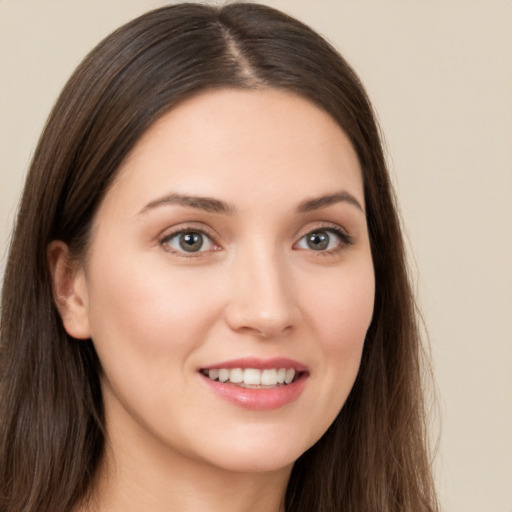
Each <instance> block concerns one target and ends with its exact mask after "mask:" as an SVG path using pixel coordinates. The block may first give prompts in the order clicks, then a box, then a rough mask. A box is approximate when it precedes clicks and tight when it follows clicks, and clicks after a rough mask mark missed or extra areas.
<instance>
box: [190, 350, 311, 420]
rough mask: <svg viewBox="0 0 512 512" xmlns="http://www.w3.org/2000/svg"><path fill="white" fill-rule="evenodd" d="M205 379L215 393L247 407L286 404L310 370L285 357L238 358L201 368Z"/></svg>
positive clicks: (260, 408)
mask: <svg viewBox="0 0 512 512" xmlns="http://www.w3.org/2000/svg"><path fill="white" fill-rule="evenodd" d="M200 374H201V376H202V377H203V378H204V379H203V380H204V381H205V382H206V384H207V385H208V386H209V387H210V389H212V390H213V391H214V392H215V394H217V395H218V396H220V397H221V398H224V399H226V400H228V401H229V402H231V403H234V404H235V405H238V406H240V407H243V408H246V409H254V410H270V409H277V408H280V407H283V406H285V405H287V404H289V403H291V402H293V401H294V400H296V399H297V398H298V397H299V396H300V394H301V393H302V391H303V389H304V386H305V383H306V380H307V377H308V376H309V372H308V370H307V367H306V366H305V365H303V364H301V363H298V362H297V361H293V360H291V359H285V358H279V359H277V358H274V359H267V360H261V359H256V358H246V359H237V360H231V361H225V362H222V363H217V364H215V365H212V366H210V367H208V368H201V369H200Z"/></svg>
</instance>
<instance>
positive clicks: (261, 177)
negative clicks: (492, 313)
mask: <svg viewBox="0 0 512 512" xmlns="http://www.w3.org/2000/svg"><path fill="white" fill-rule="evenodd" d="M1 329H2V330H1V336H2V338H1V343H2V345H1V350H2V353H1V402H0V403H1V405H0V407H1V412H0V418H1V422H2V423H1V429H0V446H1V448H0V450H1V452H0V461H1V462H0V467H1V469H0V482H1V483H0V489H1V491H0V500H2V501H1V509H2V510H3V511H19V510H26V511H46V510H47V511H67V510H73V511H89V510H100V511H102V510H109V511H114V510H123V511H129V510H153V511H157V510H199V509H201V510H217V509H220V508H221V507H222V510H248V511H252V510H258V511H265V512H273V511H275V512H282V511H293V512H297V511H308V512H311V511H327V510H332V511H346V510H347V511H348V510H350V511H366V512H368V511H383V510H389V511H391V510H393V511H398V510H403V511H411V512H412V511H415V512H417V511H432V510H437V506H436V500H435V494H434V491H433V485H432V480H431V475H430V468H429V460H428V457H427V451H426V441H425V431H424V416H423V410H422V394H421V382H420V361H419V358H420V346H419V338H418V332H417V327H416V323H415V310H414V303H413V298H412V295H411V291H410V287H409V284H408V280H407V269H406V266H405V261H404V249H403V245H402V239H401V235H400V229H399V222H398V218H397V214H396V210H395V206H394V200H393V195H392V191H391V187H390V183H389V178H388V174H387V171H386V167H385V162H384V158H383V154H382V148H381V144H380V141H379V135H378V130H377V127H376V123H375V120H374V117H373V113H372V109H371V105H370V103H369V101H368V99H367V97H366V95H365V92H364V90H363V88H362V86H361V84H360V82H359V80H358V78H357V77H356V75H355V74H354V72H353V71H352V70H351V69H350V67H349V66H348V65H347V63H346V62H345V61H344V60H343V59H342V58H341V57H340V56H339V54H337V53H336V52H335V51H334V50H333V49H332V48H331V47H330V46H329V45H328V44H327V43H326V42H325V41H324V40H323V39H322V38H321V37H320V36H318V35H317V34H315V33H314V32H313V31H311V30H310V29H309V28H307V27H306V26H304V25H302V24H301V23H299V22H297V21H296V20H293V19H291V18H289V17H288V16H286V15H284V14H282V13H279V12H277V11H275V10H272V9H269V8H267V7H264V6H260V5H254V4H232V5H227V6H225V7H222V8H217V7H211V6H204V5H197V4H182V5H175V6H169V7H165V8H162V9H159V10H156V11H153V12H150V13H148V14H146V15H144V16H142V17H140V18H138V19H136V20H134V21H133V22H131V23H128V24H127V25H125V26H124V27H122V28H120V29H119V30H118V31H116V32H115V33H114V34H112V35H111V36H110V37H108V38H107V39H105V40H104V41H103V42H102V43H100V45H99V46H98V47H97V48H96V49H95V50H93V52H92V53H91V54H90V55H89V56H88V57H87V58H86V59H85V60H84V62H83V63H82V64H81V65H80V66H79V68H78V69H77V71H76V72H75V73H74V75H73V76H72V77H71V79H70V80H69V82H68V84H67V85H66V87H65V88H64V91H63V92H62V94H61V96H60V98H59V99H58V101H57V104H56V105H55V107H54V110H53V112H52V114H51V115H50V118H49V121H48V123H47V126H46V128H45V131H44V133H43V135H42V137H41V140H40V142H39V146H38V149H37V151H36V153H35V155H34V159H33V162H32V166H31V169H30V172H29V176H28V178H27V182H26V186H25V191H24V194H23V198H22V202H21V206H20V210H19V216H18V220H17V225H16V230H15V233H14V236H13V241H12V246H11V250H10V256H9V260H8V265H7V269H6V274H5V280H4V288H3V297H2V324H1Z"/></svg>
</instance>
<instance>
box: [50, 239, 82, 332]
mask: <svg viewBox="0 0 512 512" xmlns="http://www.w3.org/2000/svg"><path fill="white" fill-rule="evenodd" d="M47 257H48V265H49V268H50V274H51V279H52V289H53V299H54V301H55V305H56V306H57V309H58V310H59V314H60V317H61V319H62V323H63V325H64V329H65V330H66V332H67V333H68V334H69V335H70V336H73V338H77V339H88V338H90V337H91V332H90V325H89V308H88V293H87V283H86V279H85V273H84V269H83V265H82V264H80V263H79V262H77V261H76V260H74V259H73V258H72V257H71V254H70V250H69V247H68V246H67V244H65V243H64V242H61V241H60V240H54V241H53V242H51V243H50V245H49V246H48V251H47Z"/></svg>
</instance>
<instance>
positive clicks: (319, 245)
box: [308, 232, 329, 251]
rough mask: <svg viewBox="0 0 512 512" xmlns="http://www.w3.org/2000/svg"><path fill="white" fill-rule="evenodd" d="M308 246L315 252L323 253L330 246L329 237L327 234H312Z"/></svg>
mask: <svg viewBox="0 0 512 512" xmlns="http://www.w3.org/2000/svg"><path fill="white" fill-rule="evenodd" d="M308 245H309V247H310V249H313V250H314V251H323V250H324V249H327V246H328V245H329V235H328V234H327V233H325V232H324V233H323V232H319V233H311V235H309V237H308Z"/></svg>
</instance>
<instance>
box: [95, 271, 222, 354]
mask: <svg viewBox="0 0 512 512" xmlns="http://www.w3.org/2000/svg"><path fill="white" fill-rule="evenodd" d="M131 263H133V262H131ZM192 277H193V276H191V275H190V273H187V272H181V273H180V272H170V271H169V269H168V268H166V267H165V266H160V267H159V266H155V265H148V264H147V263H146V264H145V265H142V264H141V265H133V264H129V262H124V263H123V262H119V264H118V265H115V266H111V267H110V268H109V269H108V271H102V269H101V268H99V269H97V271H96V273H95V274H94V275H93V276H91V279H90V282H91V289H90V301H89V303H90V309H89V317H90V324H91V331H92V338H93V340H94V342H95V345H96V346H97V350H98V352H99V353H100V352H101V354H100V356H101V355H103V356H104V357H109V358H112V356H115V357H116V360H118V361H120V360H124V361H125V362H126V360H127V359H128V358H129V357H130V355H131V356H133V357H134V359H135V358H136V360H137V364H140V363H142V362H144V361H146V362H147V363H148V364H150V363H151V364H155V360H156V361H160V362H161V363H162V364H164V360H165V359H169V358H170V357H172V356H175V355H177V354H181V355H186V354H187V353H189V352H190V351H192V350H193V349H194V348H195V346H196V345H197V344H200V343H201V340H203V339H204V338H205V336H204V334H205V332H206V331H207V330H208V329H209V328H210V326H211V323H212V322H213V318H214V316H215V311H216V310H217V309H218V306H217V301H216V299H215V297H214V296H213V295H212V294H211V293H207V290H208V289H209V288H211V286H214V284H213V283H209V282H208V280H205V279H198V278H197V276H195V277H194V278H192ZM197 297H202V301H201V317H200V321H199V317H198V303H197ZM169 349H171V350H169ZM114 351H115V352H114Z"/></svg>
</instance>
